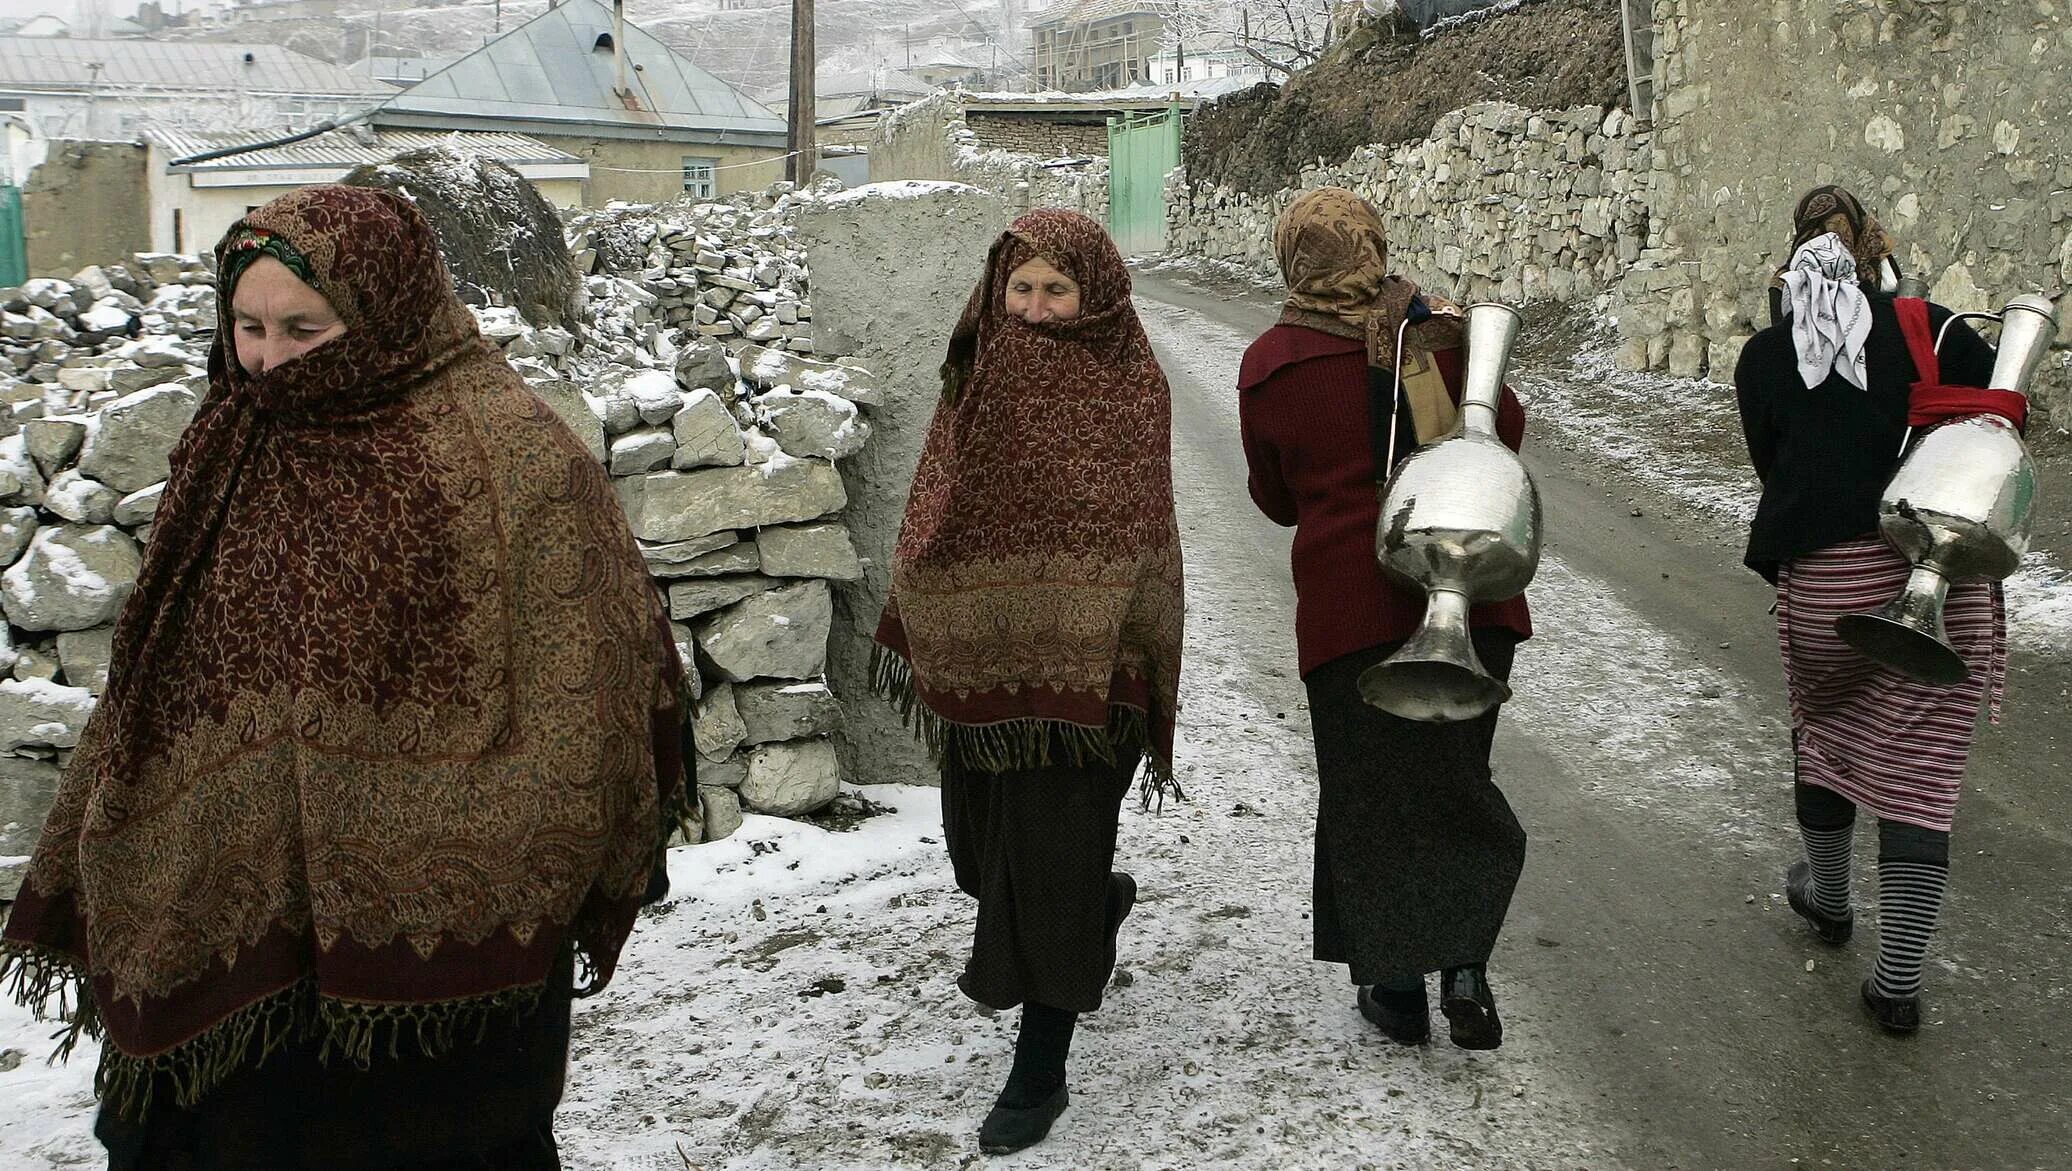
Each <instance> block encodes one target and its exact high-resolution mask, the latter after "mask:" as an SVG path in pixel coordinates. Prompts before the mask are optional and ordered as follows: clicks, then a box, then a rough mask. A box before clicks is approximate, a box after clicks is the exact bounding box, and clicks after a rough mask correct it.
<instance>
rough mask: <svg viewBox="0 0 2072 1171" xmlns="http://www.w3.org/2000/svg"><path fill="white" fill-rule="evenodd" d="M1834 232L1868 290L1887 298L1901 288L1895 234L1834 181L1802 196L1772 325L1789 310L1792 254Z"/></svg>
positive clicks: (1780, 272)
mask: <svg viewBox="0 0 2072 1171" xmlns="http://www.w3.org/2000/svg"><path fill="white" fill-rule="evenodd" d="M1830 233H1832V234H1833V235H1834V236H1835V238H1836V239H1838V240H1840V241H1841V244H1842V247H1843V248H1844V249H1846V250H1848V252H1849V255H1850V256H1851V257H1852V258H1853V259H1854V260H1855V262H1856V283H1857V284H1858V285H1859V286H1861V287H1862V288H1863V290H1864V291H1865V292H1866V293H1884V294H1885V295H1887V296H1890V295H1892V294H1893V293H1895V292H1897V291H1898V290H1899V281H1900V277H1901V273H1900V271H1899V256H1898V254H1897V253H1895V252H1894V251H1893V246H1892V234H1891V233H1889V232H1887V231H1886V230H1885V229H1884V227H1883V226H1882V225H1880V224H1879V223H1878V219H1877V217H1876V216H1873V215H1872V214H1871V213H1870V212H1868V211H1866V210H1865V209H1864V206H1863V203H1862V201H1860V200H1858V199H1857V198H1856V197H1855V196H1854V195H1851V194H1850V193H1849V192H1848V191H1847V190H1845V189H1843V188H1840V187H1837V186H1835V185H1834V184H1832V183H1825V184H1822V185H1821V186H1819V187H1815V188H1813V189H1812V190H1811V191H1808V192H1806V193H1805V194H1804V195H1802V196H1800V197H1799V203H1798V206H1797V207H1795V208H1793V209H1792V213H1791V247H1790V248H1789V249H1788V250H1787V251H1786V253H1785V255H1786V257H1787V260H1786V263H1785V264H1783V265H1782V266H1780V267H1779V268H1778V269H1777V274H1776V275H1775V276H1774V277H1772V278H1771V279H1770V324H1772V325H1776V324H1778V323H1780V322H1782V321H1783V320H1784V318H1785V314H1786V313H1787V312H1789V310H1790V305H1789V304H1788V303H1787V302H1788V300H1789V296H1788V292H1787V289H1786V286H1785V276H1786V274H1787V273H1788V272H1789V271H1790V269H1791V263H1790V260H1789V258H1790V257H1794V256H1797V255H1798V252H1799V249H1801V248H1803V247H1805V246H1806V245H1807V244H1809V243H1811V242H1812V241H1814V240H1816V239H1819V238H1820V237H1822V236H1825V235H1828V234H1830Z"/></svg>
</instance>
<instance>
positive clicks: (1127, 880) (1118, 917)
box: [1108, 870, 1137, 974]
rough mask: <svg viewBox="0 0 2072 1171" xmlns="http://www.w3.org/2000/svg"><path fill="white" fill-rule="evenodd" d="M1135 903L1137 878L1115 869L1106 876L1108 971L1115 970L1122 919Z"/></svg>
mask: <svg viewBox="0 0 2072 1171" xmlns="http://www.w3.org/2000/svg"><path fill="white" fill-rule="evenodd" d="M1136 905H1137V880H1136V879H1134V878H1131V877H1130V876H1129V875H1128V874H1126V873H1124V872H1123V871H1120V870H1117V871H1115V872H1114V873H1113V874H1110V875H1109V876H1108V971H1109V972H1110V973H1111V974H1112V973H1113V972H1114V971H1115V959H1116V941H1117V939H1118V937H1120V936H1121V934H1122V921H1123V920H1124V919H1127V918H1129V917H1130V908H1132V907H1134V906H1136Z"/></svg>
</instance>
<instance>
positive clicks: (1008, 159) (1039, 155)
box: [870, 90, 1108, 222]
mask: <svg viewBox="0 0 2072 1171" xmlns="http://www.w3.org/2000/svg"><path fill="white" fill-rule="evenodd" d="M965 103H966V98H965V95H963V94H961V93H959V92H957V91H955V90H947V91H945V92H943V93H940V94H937V95H935V96H934V97H931V98H927V99H925V100H922V101H919V102H915V103H913V104H912V105H908V106H902V107H900V108H899V109H897V110H894V111H892V112H891V113H889V114H887V115H885V117H884V119H883V120H882V121H881V122H880V123H879V128H878V138H877V141H876V142H874V143H873V144H872V145H871V156H870V158H871V169H870V176H871V182H873V183H882V182H886V181H888V180H893V179H927V180H938V181H948V182H956V183H965V184H969V185H970V186H973V187H977V188H978V189H980V190H982V191H990V192H992V193H993V194H995V195H997V196H999V197H1000V198H1002V199H1004V200H1006V201H1007V205H1008V208H1009V209H1010V210H1011V211H1012V212H1014V213H1015V214H1020V213H1022V212H1024V211H1028V210H1029V209H1030V208H1035V207H1064V208H1070V209H1072V210H1074V211H1080V212H1085V213H1086V214H1087V215H1090V216H1092V217H1094V218H1095V219H1097V220H1101V221H1103V222H1106V220H1107V218H1108V158H1107V148H1106V145H1105V143H1104V145H1103V147H1102V149H1101V152H1100V154H1099V156H1098V157H1097V158H1095V159H1094V161H1093V162H1091V163H1086V164H1077V165H1071V166H1045V165H1044V161H1045V160H1046V159H1049V158H1055V157H1056V155H1055V153H1054V152H1053V151H1050V150H1043V151H1039V152H1036V153H1032V154H1023V153H1017V152H1014V151H1007V150H994V149H988V148H987V147H986V146H985V145H984V144H983V143H982V142H981V141H980V139H979V136H978V134H977V133H976V132H975V131H974V130H973V129H972V128H971V126H970V124H969V123H968V122H967V121H966V117H965Z"/></svg>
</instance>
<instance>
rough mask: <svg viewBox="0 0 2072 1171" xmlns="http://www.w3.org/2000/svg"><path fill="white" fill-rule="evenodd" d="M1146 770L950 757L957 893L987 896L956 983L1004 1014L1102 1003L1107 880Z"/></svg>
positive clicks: (947, 808)
mask: <svg viewBox="0 0 2072 1171" xmlns="http://www.w3.org/2000/svg"><path fill="white" fill-rule="evenodd" d="M1135 771H1136V761H1135V760H1131V761H1130V762H1129V763H1128V764H1127V765H1107V764H1100V763H1094V764H1091V765H1088V766H1086V767H1079V766H1075V765H1051V766H1048V767H1044V768H1033V769H1018V770H1015V771H1012V772H1004V773H991V772H983V771H980V770H977V769H971V768H966V767H962V766H960V765H959V764H958V763H957V762H956V761H955V760H945V761H944V764H943V777H942V824H943V839H944V842H945V844H946V845H947V846H948V847H949V851H950V865H951V867H952V868H953V869H954V870H955V871H956V874H957V886H958V887H959V888H960V889H962V890H963V891H964V893H965V894H968V895H970V896H971V897H973V898H975V899H977V900H978V925H977V928H976V930H975V931H974V932H973V934H972V940H971V958H970V960H969V961H967V962H966V964H965V966H964V974H963V975H962V976H961V977H959V978H958V980H957V986H958V987H959V988H962V989H963V990H964V994H965V995H966V996H969V997H971V998H972V999H973V1000H976V1001H978V1002H979V1003H980V1004H983V1005H987V1006H989V1007H992V1008H996V1009H1008V1008H1013V1007H1014V1006H1015V1005H1018V1004H1021V1003H1023V1002H1025V1001H1035V1002H1036V1003H1038V1004H1047V1005H1050V1006H1051V1007H1053V1008H1062V1009H1067V1010H1069V1011H1072V1012H1092V1011H1094V1010H1095V1009H1098V1008H1100V1007H1101V991H1102V989H1103V988H1105V987H1106V986H1107V983H1108V973H1109V968H1108V920H1107V914H1108V873H1109V871H1110V870H1111V869H1113V868H1114V865H1115V834H1116V823H1117V821H1118V819H1119V818H1120V817H1121V814H1122V799H1123V797H1124V796H1126V795H1127V794H1128V792H1129V787H1130V777H1131V775H1132V774H1133V773H1134V772H1135Z"/></svg>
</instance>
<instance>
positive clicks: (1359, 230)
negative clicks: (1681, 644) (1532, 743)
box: [1238, 188, 1532, 1049]
mask: <svg viewBox="0 0 2072 1171" xmlns="http://www.w3.org/2000/svg"><path fill="white" fill-rule="evenodd" d="M1274 245H1275V250H1276V252H1277V253H1278V255H1279V259H1280V265H1281V275H1282V277H1283V279H1285V280H1286V282H1287V285H1288V301H1287V306H1286V308H1285V309H1284V311H1283V312H1282V314H1281V320H1280V323H1279V324H1278V325H1276V326H1274V327H1273V328H1272V329H1270V330H1268V331H1267V332H1266V333H1265V334H1264V335H1263V336H1261V337H1260V338H1259V339H1258V340H1257V341H1255V342H1254V343H1252V346H1251V348H1250V349H1249V350H1248V351H1247V352H1246V354H1245V360H1244V365H1243V367H1242V368H1241V370H1240V373H1239V377H1238V388H1239V395H1240V398H1239V403H1240V418H1241V420H1242V427H1243V432H1244V445H1245V456H1246V459H1247V461H1248V462H1249V464H1250V467H1251V483H1250V487H1251V492H1252V499H1253V500H1254V501H1255V502H1257V503H1258V505H1259V508H1260V510H1261V511H1262V512H1264V513H1265V514H1266V515H1267V516H1268V517H1270V518H1272V519H1273V520H1274V521H1275V523H1277V524H1283V525H1293V526H1295V530H1296V532H1295V547H1294V556H1293V562H1294V572H1295V595H1296V603H1295V635H1296V644H1297V646H1298V648H1299V653H1300V660H1301V671H1302V678H1303V682H1304V684H1305V685H1306V686H1307V687H1308V690H1309V697H1310V719H1311V723H1312V725H1313V727H1314V730H1315V736H1316V745H1317V780H1318V790H1319V792H1318V803H1317V850H1316V879H1315V900H1316V914H1315V924H1316V936H1315V955H1316V958H1317V959H1319V960H1323V961H1325V962H1328V963H1342V964H1347V965H1349V966H1350V967H1351V969H1352V973H1351V974H1352V981H1353V983H1354V984H1355V985H1357V986H1358V988H1359V991H1358V995H1357V998H1356V1000H1357V1004H1358V1005H1359V1008H1360V1011H1361V1012H1362V1013H1363V1014H1364V1015H1365V1016H1366V1017H1367V1018H1368V1019H1369V1020H1371V1021H1373V1022H1374V1023H1375V1024H1376V1025H1377V1026H1379V1027H1380V1028H1381V1030H1382V1032H1383V1033H1385V1034H1386V1035H1387V1036H1389V1037H1390V1038H1392V1039H1394V1040H1396V1041H1399V1042H1401V1043H1404V1044H1412V1045H1415V1044H1422V1043H1423V1042H1424V1041H1425V1040H1426V1039H1428V1038H1429V1036H1430V1034H1431V1018H1430V1010H1429V1006H1428V1003H1427V1001H1426V989H1425V976H1426V974H1427V973H1431V972H1439V973H1441V977H1440V1009H1441V1011H1442V1012H1443V1013H1444V1014H1445V1015H1446V1018H1447V1022H1448V1025H1449V1031H1450V1033H1451V1036H1452V1039H1453V1043H1454V1044H1456V1045H1459V1046H1461V1047H1463V1048H1469V1049H1490V1048H1495V1047H1496V1046H1497V1045H1498V1044H1499V1043H1500V1042H1501V1040H1502V1037H1503V1026H1502V1024H1501V1022H1500V1021H1499V1019H1498V1017H1497V1013H1496V1000H1495V997H1494V995H1493V994H1492V993H1491V991H1490V987H1489V981H1488V977H1487V973H1486V970H1485V965H1486V963H1487V961H1488V958H1489V954H1490V951H1491V950H1492V949H1493V948H1494V947H1495V944H1496V937H1497V933H1498V931H1499V930H1500V929H1501V928H1502V926H1503V922H1504V915H1505V913H1506V911H1507V910H1508V908H1509V906H1510V901H1511V891H1512V888H1513V887H1515V886H1516V885H1517V881H1518V874H1519V872H1520V870H1521V869H1522V868H1523V866H1524V862H1525V831H1524V829H1523V828H1522V827H1520V826H1519V824H1518V819H1517V818H1516V817H1515V816H1513V815H1512V813H1511V808H1510V805H1509V803H1508V802H1506V801H1505V800H1504V795H1503V793H1502V792H1501V791H1499V790H1498V789H1497V787H1496V785H1495V784H1493V783H1492V782H1491V780H1490V771H1489V750H1490V744H1491V741H1492V739H1493V738H1494V736H1495V733H1496V713H1495V712H1494V711H1492V712H1490V713H1488V714H1487V715H1484V716H1482V717H1480V718H1479V719H1475V720H1469V721H1465V722H1461V723H1451V724H1428V723H1418V722H1414V721H1410V720H1403V719H1399V718H1397V717H1395V716H1392V715H1389V714H1388V713H1386V712H1383V711H1381V710H1380V709H1378V708H1375V707H1372V706H1369V705H1368V704H1367V703H1365V702H1364V701H1362V700H1361V698H1360V693H1359V689H1358V686H1357V681H1358V679H1359V676H1360V673H1361V672H1362V671H1364V670H1366V669H1367V668H1368V667H1370V666H1372V665H1373V664H1375V663H1377V662H1379V661H1381V660H1382V659H1383V658H1386V657H1387V656H1388V655H1389V654H1390V653H1391V652H1392V651H1394V650H1395V649H1396V648H1397V647H1398V646H1400V645H1401V644H1402V643H1403V642H1404V641H1405V640H1407V639H1408V638H1409V637H1410V635H1411V634H1412V632H1414V631H1415V630H1416V628H1417V625H1418V622H1419V620H1420V619H1421V617H1422V616H1423V613H1424V598H1423V596H1422V595H1421V594H1419V593H1418V592H1417V591H1415V590H1412V589H1408V588H1406V587H1403V586H1401V585H1397V584H1394V583H1392V582H1390V581H1388V580H1386V579H1385V578H1383V576H1382V573H1381V567H1380V565H1379V564H1378V563H1377V562H1376V560H1375V556H1374V535H1375V528H1376V525H1377V522H1378V521H1379V518H1380V512H1381V509H1380V500H1379V491H1378V483H1377V481H1379V480H1380V478H1381V476H1380V473H1379V471H1378V469H1377V466H1376V465H1377V459H1376V452H1378V451H1380V450H1382V449H1383V448H1385V447H1386V446H1387V436H1388V433H1389V422H1390V417H1391V411H1390V406H1389V404H1390V403H1391V401H1393V402H1394V404H1395V410H1394V417H1395V420H1396V423H1397V428H1396V430H1397V442H1396V448H1395V450H1394V451H1393V452H1392V453H1391V454H1390V457H1389V458H1390V462H1391V463H1393V462H1394V460H1396V459H1400V458H1402V456H1403V455H1405V454H1407V453H1408V452H1409V451H1410V450H1412V448H1414V447H1415V446H1417V445H1418V444H1421V443H1429V442H1432V441H1434V440H1436V439H1438V438H1440V437H1441V436H1443V435H1445V434H1446V433H1447V432H1448V431H1450V430H1452V429H1453V426H1454V424H1455V422H1456V419H1457V409H1458V404H1459V401H1460V381H1459V380H1460V371H1461V348H1460V347H1461V319H1460V315H1459V311H1458V310H1457V309H1455V308H1454V307H1453V306H1452V305H1450V304H1448V303H1446V302H1444V301H1442V300H1440V299H1439V298H1436V297H1432V296H1428V295H1422V294H1420V293H1419V292H1418V290H1417V287H1416V286H1415V285H1413V284H1412V283H1411V282H1409V281H1407V280H1404V279H1402V278H1400V277H1394V276H1390V275H1388V241H1387V236H1386V235H1385V232H1384V229H1383V227H1382V223H1381V219H1380V217H1379V216H1378V215H1376V214H1375V212H1374V209H1373V208H1372V207H1370V206H1368V205H1367V203H1366V202H1365V201H1363V200H1361V199H1360V198H1359V197H1358V196H1356V195H1354V194H1352V193H1351V192H1349V191H1344V190H1342V189H1339V188H1323V189H1321V190H1317V191H1311V192H1308V193H1305V194H1304V195H1303V196H1302V197H1300V198H1298V199H1297V200H1296V201H1295V203H1294V204H1293V205H1292V206H1290V207H1289V209H1288V211H1287V213H1286V214H1285V215H1283V216H1282V218H1281V221H1280V223H1279V224H1278V225H1277V227H1276V228H1275V231H1274ZM1406 321H1407V322H1408V325H1407V327H1405V322H1406ZM1399 329H1400V331H1401V336H1402V345H1403V361H1402V372H1403V377H1402V384H1401V386H1398V385H1397V384H1396V375H1395V367H1396V346H1397V341H1398V335H1399ZM1497 429H1498V432H1499V433H1500V435H1501V436H1502V438H1503V440H1504V442H1505V443H1507V444H1509V445H1510V446H1511V447H1513V448H1514V449H1515V448H1516V447H1517V446H1518V445H1519V442H1520V441H1521V439H1522V437H1523V435H1524V430H1525V412H1524V409H1523V408H1522V407H1520V406H1519V404H1518V400H1517V399H1516V397H1514V396H1513V395H1512V394H1511V393H1510V392H1509V391H1508V390H1506V391H1505V392H1504V397H1503V401H1502V404H1501V409H1500V411H1499V413H1498V419H1497ZM1470 622H1471V625H1472V627H1473V635H1474V641H1475V650H1476V653H1477V654H1478V655H1480V656H1481V658H1482V662H1483V665H1484V666H1485V667H1487V668H1488V670H1489V671H1490V673H1491V674H1493V675H1495V676H1497V677H1498V678H1507V677H1508V676H1509V674H1510V668H1511V659H1512V652H1513V650H1514V649H1515V647H1516V645H1517V643H1518V642H1519V641H1520V640H1522V639H1524V638H1526V637H1528V636H1529V635H1530V634H1531V633H1532V627H1531V622H1530V620H1529V618H1528V616H1527V613H1526V606H1525V599H1524V598H1522V597H1520V598H1515V599H1512V600H1511V601H1508V602H1504V603H1501V604H1498V605H1493V606H1481V607H1477V608H1476V609H1475V610H1474V612H1473V614H1472V615H1471V619H1470Z"/></svg>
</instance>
